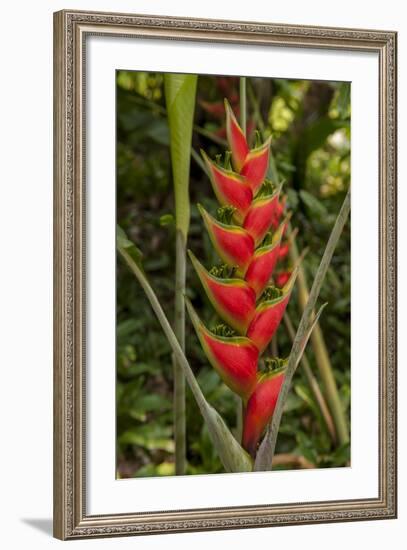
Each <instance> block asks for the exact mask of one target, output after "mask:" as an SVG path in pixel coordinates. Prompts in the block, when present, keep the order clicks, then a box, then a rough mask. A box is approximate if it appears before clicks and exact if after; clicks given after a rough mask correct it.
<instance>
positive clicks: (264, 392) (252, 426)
mask: <svg viewBox="0 0 407 550" xmlns="http://www.w3.org/2000/svg"><path fill="white" fill-rule="evenodd" d="M284 372H285V367H282V368H280V369H277V370H275V371H272V372H270V373H264V374H259V375H258V380H257V384H256V387H255V389H254V391H253V393H252V394H251V396H250V398H249V400H248V402H247V405H246V407H245V412H244V418H243V436H242V443H243V447H244V448H245V449H246V451H247V452H248V453H249V454H251V455H252V456H253V457H254V456H255V455H256V451H257V445H258V443H259V440H260V438H261V436H262V434H263V432H264V430H265V428H266V426H267V424H268V423H269V422H270V420H271V418H272V416H273V414H274V410H275V408H276V405H277V400H278V396H279V394H280V390H281V386H282V385H283V382H284Z"/></svg>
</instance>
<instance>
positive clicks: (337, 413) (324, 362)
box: [289, 227, 349, 445]
mask: <svg viewBox="0 0 407 550" xmlns="http://www.w3.org/2000/svg"><path fill="white" fill-rule="evenodd" d="M291 233H292V231H291V227H290V228H289V234H291ZM290 258H291V261H292V262H293V263H295V262H297V261H298V248H297V243H296V241H295V238H294V239H292V241H291V246H290ZM297 284H298V297H299V301H300V305H301V309H302V311H305V308H306V306H307V303H308V300H309V291H308V285H307V279H306V276H305V271H304V268H303V267H302V266H300V269H299V272H298V282H297ZM311 345H312V349H313V351H314V355H315V361H316V363H317V366H318V369H319V372H320V375H321V380H322V383H323V386H324V389H325V395H326V399H327V401H328V406H329V409H330V411H331V414H332V417H333V420H334V423H335V429H336V433H337V436H338V441H339V443H340V444H341V445H344V444H346V443H348V442H349V429H348V425H347V421H346V416H345V412H344V410H343V407H342V403H341V399H340V397H339V392H338V388H337V385H336V381H335V377H334V374H333V370H332V365H331V361H330V359H329V355H328V350H327V348H326V344H325V340H324V336H323V334H322V330H321V327H320V326H319V324H317V325H316V327H315V329H314V331H313V333H312V335H311Z"/></svg>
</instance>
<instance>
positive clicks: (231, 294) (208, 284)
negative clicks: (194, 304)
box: [189, 251, 256, 334]
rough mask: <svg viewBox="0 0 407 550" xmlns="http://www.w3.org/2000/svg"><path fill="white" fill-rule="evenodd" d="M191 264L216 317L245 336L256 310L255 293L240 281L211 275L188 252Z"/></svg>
mask: <svg viewBox="0 0 407 550" xmlns="http://www.w3.org/2000/svg"><path fill="white" fill-rule="evenodd" d="M189 256H190V258H191V261H192V264H193V266H194V268H195V271H196V272H197V274H198V277H199V279H200V281H201V283H202V286H203V287H204V289H205V292H206V294H207V296H208V298H209V300H210V302H211V304H212V305H213V307H214V308H215V309H216V311H217V313H218V315H219V316H220V317H221V318H222V319H223V321H225V323H227V324H228V325H230V326H231V327H232V328H234V329H235V330H237V331H238V332H239V333H240V334H245V333H246V330H247V327H248V326H249V323H250V321H251V320H252V319H253V315H254V312H255V308H256V293H255V292H254V290H253V289H252V288H251V286H249V285H248V284H247V283H246V281H243V280H242V279H220V278H219V277H215V276H213V275H211V274H210V273H209V272H208V271H207V270H206V269H205V268H204V266H203V265H202V264H201V263H200V262H199V261H198V260H197V259H196V258H195V256H194V255H193V254H192V252H191V251H189Z"/></svg>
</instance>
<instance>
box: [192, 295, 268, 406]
mask: <svg viewBox="0 0 407 550" xmlns="http://www.w3.org/2000/svg"><path fill="white" fill-rule="evenodd" d="M186 305H187V308H188V313H189V316H190V318H191V321H192V323H193V325H194V328H195V331H196V334H197V336H198V338H199V341H200V342H201V345H202V347H203V349H204V351H205V354H206V356H207V357H208V359H209V362H210V363H211V365H212V366H213V368H214V369H215V370H216V371H217V373H218V374H219V376H220V377H221V378H222V380H223V381H224V382H225V384H226V385H227V386H229V388H230V389H231V390H232V391H234V392H235V393H237V394H238V395H240V397H242V399H244V400H246V399H247V398H248V397H249V396H250V394H251V393H252V391H253V390H254V387H255V385H256V372H257V361H258V358H259V352H258V350H257V348H256V346H255V345H254V344H253V342H251V341H250V340H249V339H248V338H245V337H244V336H237V337H236V336H231V337H229V338H225V337H222V336H216V335H215V334H213V333H211V332H210V331H209V330H208V329H207V328H206V327H205V325H204V324H203V323H202V321H201V320H200V319H199V317H198V315H197V314H196V312H195V310H194V308H193V307H192V305H191V304H190V302H189V300H186Z"/></svg>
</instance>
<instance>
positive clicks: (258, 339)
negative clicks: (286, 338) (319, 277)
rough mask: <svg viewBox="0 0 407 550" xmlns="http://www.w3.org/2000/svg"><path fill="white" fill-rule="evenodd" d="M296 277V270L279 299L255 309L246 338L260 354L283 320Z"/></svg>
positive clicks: (264, 303) (262, 303) (266, 302)
mask: <svg viewBox="0 0 407 550" xmlns="http://www.w3.org/2000/svg"><path fill="white" fill-rule="evenodd" d="M296 276H297V270H296V271H295V272H293V273H292V275H291V278H290V279H289V281H288V282H287V284H286V285H285V286H284V288H283V289H282V295H281V296H280V297H279V298H275V299H274V300H267V301H265V302H261V303H260V304H259V305H258V306H257V308H256V312H255V314H254V317H253V320H252V322H251V323H250V325H249V328H248V330H247V336H248V337H249V338H250V340H252V341H253V342H254V343H255V344H256V346H257V347H258V349H259V351H260V353H262V352H263V351H264V350H265V349H266V347H267V346H268V345H269V343H270V341H271V339H272V338H273V336H274V333H275V332H276V330H277V328H278V326H279V324H280V322H281V319H282V318H283V315H284V312H285V308H286V307H287V304H288V300H289V299H290V294H291V290H292V288H293V285H294V282H295V279H296Z"/></svg>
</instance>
